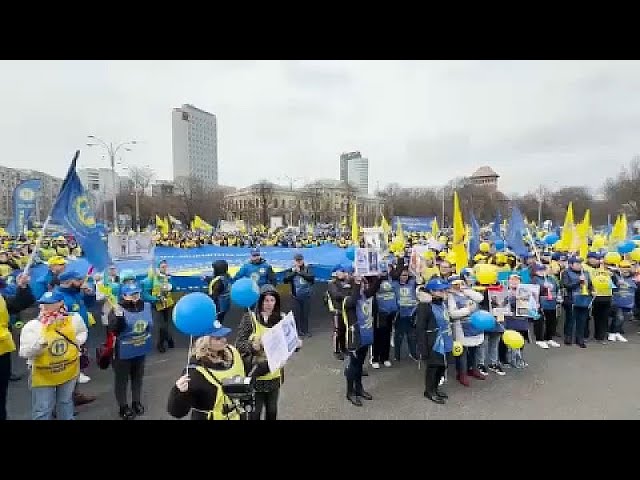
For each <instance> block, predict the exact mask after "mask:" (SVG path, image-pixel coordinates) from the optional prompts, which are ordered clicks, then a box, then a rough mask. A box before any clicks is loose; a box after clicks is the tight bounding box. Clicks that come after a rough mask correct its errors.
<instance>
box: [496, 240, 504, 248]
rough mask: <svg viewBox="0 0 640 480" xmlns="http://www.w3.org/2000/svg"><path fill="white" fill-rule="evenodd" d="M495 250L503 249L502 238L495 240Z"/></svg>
mask: <svg viewBox="0 0 640 480" xmlns="http://www.w3.org/2000/svg"><path fill="white" fill-rule="evenodd" d="M495 246H496V250H504V240H496V243H495Z"/></svg>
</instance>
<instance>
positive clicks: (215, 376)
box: [196, 345, 245, 420]
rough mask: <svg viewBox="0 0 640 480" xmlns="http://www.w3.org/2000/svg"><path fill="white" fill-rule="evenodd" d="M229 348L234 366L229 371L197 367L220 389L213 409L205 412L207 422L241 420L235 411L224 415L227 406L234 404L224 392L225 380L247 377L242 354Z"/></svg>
mask: <svg viewBox="0 0 640 480" xmlns="http://www.w3.org/2000/svg"><path fill="white" fill-rule="evenodd" d="M227 348H229V349H231V353H232V354H233V364H232V365H231V367H229V368H228V369H227V370H212V369H210V368H206V367H203V366H197V367H196V370H197V371H198V372H200V373H201V374H202V376H203V377H204V378H206V379H207V381H208V382H209V383H211V384H212V385H215V386H216V387H218V388H217V390H216V399H215V401H214V403H213V409H212V410H210V411H208V412H205V413H207V420H240V414H239V413H238V412H237V411H236V410H235V409H234V410H232V411H231V412H230V413H229V414H227V415H225V414H224V407H225V405H233V404H232V403H231V400H230V399H229V397H228V396H227V395H225V394H224V393H223V392H222V382H223V380H226V379H228V378H233V377H236V376H240V377H244V376H245V372H244V364H243V363H242V358H241V357H240V353H239V352H238V350H237V349H236V348H235V347H232V346H231V345H227ZM198 411H200V410H198Z"/></svg>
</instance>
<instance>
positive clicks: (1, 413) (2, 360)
mask: <svg viewBox="0 0 640 480" xmlns="http://www.w3.org/2000/svg"><path fill="white" fill-rule="evenodd" d="M10 376H11V352H9V353H5V354H3V355H0V420H6V419H7V391H8V390H9V377H10Z"/></svg>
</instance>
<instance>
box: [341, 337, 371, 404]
mask: <svg viewBox="0 0 640 480" xmlns="http://www.w3.org/2000/svg"><path fill="white" fill-rule="evenodd" d="M368 351H369V345H367V346H364V347H360V348H358V349H357V350H356V351H355V352H349V356H348V357H347V368H346V369H345V372H344V374H345V376H346V377H347V394H350V393H351V394H353V393H355V394H358V393H359V392H362V367H363V366H364V361H365V359H366V358H367V352H368Z"/></svg>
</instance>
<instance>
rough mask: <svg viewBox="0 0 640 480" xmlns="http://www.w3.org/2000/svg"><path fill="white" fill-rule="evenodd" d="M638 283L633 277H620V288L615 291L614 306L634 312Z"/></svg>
mask: <svg viewBox="0 0 640 480" xmlns="http://www.w3.org/2000/svg"><path fill="white" fill-rule="evenodd" d="M636 288H637V286H636V282H634V281H633V278H631V277H622V276H619V277H618V288H617V289H615V290H614V291H613V299H612V305H613V306H614V307H617V308H622V309H624V310H632V309H633V307H634V306H635V299H636Z"/></svg>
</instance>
